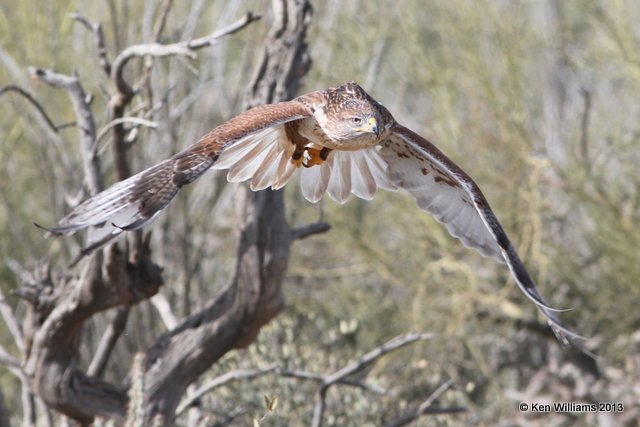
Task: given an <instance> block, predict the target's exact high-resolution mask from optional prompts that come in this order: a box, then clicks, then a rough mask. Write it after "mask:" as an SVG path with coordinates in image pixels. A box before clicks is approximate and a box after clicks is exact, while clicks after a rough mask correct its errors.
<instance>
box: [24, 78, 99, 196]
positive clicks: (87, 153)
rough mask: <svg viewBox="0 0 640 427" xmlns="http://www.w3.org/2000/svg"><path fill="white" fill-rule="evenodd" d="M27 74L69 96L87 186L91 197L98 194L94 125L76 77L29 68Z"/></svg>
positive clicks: (97, 166) (85, 98)
mask: <svg viewBox="0 0 640 427" xmlns="http://www.w3.org/2000/svg"><path fill="white" fill-rule="evenodd" d="M29 72H30V74H31V76H32V77H33V78H34V79H36V80H39V81H42V82H43V83H46V84H48V85H49V86H53V87H57V88H61V89H64V90H66V91H67V93H68V94H69V97H70V98H71V104H72V105H73V109H74V111H75V114H76V117H77V118H78V128H79V130H80V142H81V144H80V145H81V147H82V150H81V151H82V159H83V165H84V174H85V177H86V180H87V186H88V187H89V192H90V194H91V195H92V196H93V195H96V194H98V193H99V192H100V191H102V190H103V189H104V180H103V176H102V167H101V166H100V159H99V157H98V156H97V155H96V154H95V142H96V125H95V122H94V120H93V113H92V112H91V108H90V106H89V103H88V102H87V96H86V95H85V92H84V89H83V88H82V85H81V84H80V80H78V78H77V77H76V76H67V75H65V74H58V73H55V72H53V71H52V70H47V69H44V68H34V67H29Z"/></svg>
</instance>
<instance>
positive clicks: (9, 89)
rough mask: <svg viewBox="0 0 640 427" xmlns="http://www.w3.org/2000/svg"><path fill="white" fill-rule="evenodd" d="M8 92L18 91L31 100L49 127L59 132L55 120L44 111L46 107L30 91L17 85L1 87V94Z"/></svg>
mask: <svg viewBox="0 0 640 427" xmlns="http://www.w3.org/2000/svg"><path fill="white" fill-rule="evenodd" d="M6 92H17V93H19V94H20V95H22V96H23V97H25V98H26V99H27V101H29V102H30V103H31V105H33V106H34V107H35V109H36V110H38V113H40V115H41V116H42V118H43V119H44V121H45V122H46V123H47V126H49V128H50V129H51V130H52V131H54V132H55V133H58V127H57V126H56V125H55V124H54V123H53V120H51V118H49V116H48V115H47V112H46V111H44V108H42V105H40V103H39V102H38V101H37V100H36V99H35V98H34V97H33V96H32V95H31V94H30V93H29V92H27V91H26V90H24V89H22V88H21V87H20V86H16V85H7V86H3V87H2V88H0V96H2V95H3V94H5V93H6Z"/></svg>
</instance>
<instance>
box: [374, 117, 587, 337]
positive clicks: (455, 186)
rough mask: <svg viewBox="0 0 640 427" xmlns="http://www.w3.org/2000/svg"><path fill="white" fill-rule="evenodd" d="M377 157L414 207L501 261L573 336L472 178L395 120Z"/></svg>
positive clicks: (556, 324)
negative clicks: (411, 199) (405, 192)
mask: <svg viewBox="0 0 640 427" xmlns="http://www.w3.org/2000/svg"><path fill="white" fill-rule="evenodd" d="M379 154H380V156H381V157H382V158H383V159H384V160H385V162H386V163H387V165H388V173H389V177H390V178H391V179H392V181H393V182H394V184H395V185H397V186H398V187H400V188H403V189H405V190H407V191H408V192H409V193H411V195H413V197H414V198H415V199H416V202H417V204H418V206H419V207H420V208H421V209H422V210H424V211H426V212H429V213H430V214H431V215H433V216H434V217H435V218H436V219H437V220H438V221H439V222H441V223H443V224H444V225H445V226H446V227H447V229H448V230H449V232H450V233H451V234H452V235H453V236H455V237H457V238H458V239H460V240H461V241H462V243H464V244H465V245H466V246H468V247H472V248H475V249H477V250H479V251H480V253H482V254H483V255H487V256H492V257H494V258H496V259H497V260H499V261H501V262H506V264H507V265H508V266H509V269H510V270H511V273H512V275H513V277H514V279H515V281H516V283H517V285H518V287H519V288H520V289H521V290H522V292H524V294H525V295H526V296H527V297H529V298H530V299H531V300H532V301H533V302H534V303H535V304H536V306H538V308H539V309H540V310H541V311H542V313H543V314H544V315H545V316H546V318H547V319H548V322H549V324H550V325H551V326H552V328H553V330H554V331H555V332H556V333H557V334H560V335H561V336H563V337H566V338H569V339H571V338H576V337H578V335H576V334H575V333H574V332H571V331H570V330H569V329H567V328H566V327H565V326H564V325H563V324H562V323H561V322H560V320H559V319H558V318H557V316H556V315H555V312H557V311H559V310H555V309H553V308H551V307H550V306H549V305H548V304H547V302H546V301H545V300H544V299H543V298H542V296H541V295H540V293H539V292H538V290H537V288H536V285H535V283H534V282H533V279H532V278H531V276H530V275H529V273H528V272H527V270H526V268H525V266H524V264H523V263H522V261H521V260H520V257H519V256H518V253H517V252H516V249H515V248H514V246H513V245H512V244H511V241H510V240H509V238H508V237H507V234H506V233H505V231H504V229H503V228H502V226H501V225H500V222H498V219H497V218H496V216H495V214H494V213H493V211H492V210H491V207H490V206H489V203H488V202H487V199H486V198H485V197H484V195H483V194H482V191H480V188H478V186H477V185H476V183H475V182H474V181H473V180H472V179H471V177H469V175H467V174H466V173H465V172H464V171H463V170H462V169H460V168H459V167H458V166H457V165H456V164H455V163H453V162H452V161H451V160H450V159H449V158H448V157H447V156H445V155H444V154H443V153H442V152H441V151H440V150H438V148H436V147H435V146H434V145H433V144H432V143H430V142H429V141H427V140H426V139H424V138H422V137H421V136H420V135H417V134H416V133H414V132H413V131H411V130H410V129H407V128H405V127H404V126H401V125H399V124H394V125H393V127H392V133H391V135H390V136H389V137H388V139H386V140H385V141H383V142H382V149H381V150H380V151H379Z"/></svg>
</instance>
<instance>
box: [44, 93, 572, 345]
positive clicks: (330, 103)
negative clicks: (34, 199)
mask: <svg viewBox="0 0 640 427" xmlns="http://www.w3.org/2000/svg"><path fill="white" fill-rule="evenodd" d="M209 168H214V169H228V174H227V178H228V180H229V181H230V182H241V181H249V185H250V186H251V189H252V190H262V189H265V188H269V187H270V188H272V189H279V188H282V187H283V186H284V185H285V184H286V183H287V182H288V181H289V180H290V179H291V176H292V175H293V173H294V172H295V171H296V170H298V169H299V170H300V172H301V177H300V182H301V186H302V194H303V195H304V197H305V198H306V199H307V200H309V201H311V202H317V201H318V200H320V198H322V196H323V195H324V194H325V193H328V194H329V196H330V197H331V198H332V199H334V200H336V201H338V202H340V203H342V202H344V201H345V200H347V198H348V197H349V195H350V194H351V193H353V194H355V195H356V196H357V197H360V198H362V199H367V200H369V199H371V198H372V197H373V196H374V193H375V192H376V190H377V189H378V188H382V189H385V190H396V189H398V188H401V189H404V190H407V191H408V192H409V193H410V194H411V195H412V196H413V197H414V198H415V200H416V203H417V204H418V207H419V208H420V209H422V210H424V211H426V212H428V213H430V214H431V215H433V216H434V217H435V219H436V220H438V221H439V222H441V223H442V224H444V225H445V226H446V227H447V230H448V231H449V233H451V234H452V235H453V236H455V237H456V238H458V239H460V241H461V242H462V243H463V244H464V245H465V246H467V247H471V248H474V249H477V250H478V251H480V253H481V254H483V255H485V256H490V257H493V258H494V259H496V260H498V261H500V262H502V263H506V264H507V266H508V267H509V269H510V270H511V274H512V275H513V278H514V279H515V281H516V283H517V284H518V286H519V288H520V289H521V290H522V292H524V293H525V295H526V296H528V297H529V298H530V299H531V300H532V301H533V302H534V303H535V304H536V306H537V307H538V308H539V309H540V311H541V312H542V313H543V314H544V315H545V317H546V318H547V320H548V322H549V324H550V325H551V327H552V328H553V330H554V331H555V332H556V334H557V335H559V336H560V337H563V338H564V339H565V340H567V339H568V340H571V339H573V338H576V337H578V335H576V334H575V333H573V332H571V331H570V330H569V329H567V328H566V327H565V326H564V325H563V324H562V323H561V322H560V321H559V319H558V318H557V316H556V311H558V310H555V309H553V308H551V307H550V306H549V305H548V304H547V303H546V302H545V300H544V299H543V298H542V296H541V295H540V293H539V292H538V290H537V288H536V286H535V283H534V282H533V280H532V279H531V276H530V275H529V273H528V272H527V270H526V269H525V267H524V265H523V263H522V261H521V260H520V257H519V256H518V253H517V252H516V249H515V248H514V246H513V245H512V244H511V242H510V241H509V238H508V237H507V235H506V233H505V231H504V230H503V228H502V226H501V225H500V223H499V222H498V220H497V218H496V216H495V215H494V213H493V211H492V210H491V208H490V206H489V203H488V202H487V200H486V198H485V197H484V195H483V194H482V192H481V191H480V188H478V186H477V185H476V183H475V182H474V181H473V180H472V179H471V178H470V177H469V175H467V174H466V173H465V172H464V171H463V170H462V169H461V168H459V167H458V166H457V165H455V164H454V163H453V162H452V161H451V160H449V158H448V157H447V156H445V155H444V154H443V153H442V152H441V151H440V150H439V149H438V148H436V147H435V146H434V145H433V144H432V143H431V142H429V141H427V140H426V139H424V138H422V137H421V136H419V135H417V134H416V133H414V132H413V131H411V130H410V129H408V128H406V127H404V126H402V125H400V124H399V123H397V122H396V120H395V119H394V118H393V116H392V115H391V113H390V112H389V111H388V110H387V109H386V108H385V107H384V106H382V105H381V104H379V103H378V102H376V101H375V100H374V99H373V98H371V96H369V95H368V94H367V93H366V92H365V91H364V90H363V89H362V88H361V87H360V86H358V84H356V83H354V82H350V83H347V84H344V85H342V86H339V87H336V88H330V89H326V90H321V91H317V92H311V93H308V94H306V95H302V96H300V97H298V98H296V99H294V100H292V101H288V102H280V103H276V104H269V105H262V106H258V107H255V108H253V109H250V110H248V111H245V112H244V113H242V114H239V115H238V116H236V117H234V118H232V119H230V120H229V121H227V122H225V123H223V124H221V125H220V126H218V127H216V128H215V129H213V130H212V131H210V132H209V133H207V134H206V135H204V136H203V137H202V138H200V140H199V141H197V142H196V143H194V144H193V145H191V146H190V147H188V148H186V149H185V150H183V151H181V152H179V153H178V154H176V155H174V156H173V157H170V158H169V159H167V160H165V161H163V162H161V163H158V164H157V165H155V166H152V167H150V168H148V169H146V170H144V171H142V172H140V173H138V174H137V175H134V176H132V177H130V178H128V179H126V180H124V181H121V182H118V183H116V184H114V185H113V186H111V187H110V188H108V189H106V190H105V191H103V192H101V193H100V194H97V195H96V196H94V197H92V198H90V199H88V200H86V201H84V202H83V203H81V204H80V205H78V206H77V207H76V208H75V209H73V210H72V211H71V213H69V214H68V215H67V216H66V217H64V218H63V219H62V220H60V222H59V224H58V227H55V228H52V229H50V230H49V232H50V233H52V234H66V233H72V232H75V231H78V230H81V229H83V228H87V227H90V226H92V228H91V230H90V232H89V246H88V250H87V251H85V253H88V252H90V251H91V250H93V249H95V248H97V247H99V246H102V245H103V244H105V243H106V242H107V241H109V240H110V239H112V238H114V237H115V236H117V235H119V234H120V233H122V232H123V231H127V230H136V229H139V228H140V227H142V226H144V225H146V224H148V223H149V222H151V221H152V220H153V219H154V218H155V217H156V216H157V215H158V214H159V213H160V212H161V211H162V210H163V209H164V208H165V207H166V206H167V205H168V204H169V202H171V200H172V199H173V198H174V197H175V195H176V193H177V192H178V190H180V188H182V187H183V186H185V185H187V184H190V183H192V182H193V181H195V180H196V179H197V178H199V177H200V176H201V175H202V174H203V173H204V172H205V171H207V170H208V169H209Z"/></svg>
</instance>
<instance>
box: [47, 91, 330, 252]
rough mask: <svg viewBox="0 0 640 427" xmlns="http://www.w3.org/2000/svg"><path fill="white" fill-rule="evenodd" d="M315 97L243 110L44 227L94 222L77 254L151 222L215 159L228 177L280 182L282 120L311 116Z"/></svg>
mask: <svg viewBox="0 0 640 427" xmlns="http://www.w3.org/2000/svg"><path fill="white" fill-rule="evenodd" d="M318 99H319V98H318V97H317V96H315V97H314V96H313V94H309V95H306V96H305V97H300V98H296V99H295V100H293V101H289V102H281V103H277V104H269V105H261V106H258V107H255V108H253V109H251V110H248V111H245V112H244V113H242V114H239V115H238V116H236V117H234V118H232V119H231V120H229V121H227V122H225V123H223V124H222V125H220V126H218V127H216V128H215V129H213V130H212V131H211V132H209V133H208V134H206V135H204V136H203V137H202V138H201V139H200V140H199V141H198V142H196V143H194V144H193V145H191V146H190V147H188V148H187V149H185V150H183V151H181V152H179V153H177V154H176V155H174V156H173V157H171V158H169V159H167V160H164V161H163V162H161V163H158V164H157V165H155V166H152V167H150V168H148V169H146V170H144V171H142V172H140V173H138V174H136V175H134V176H132V177H130V178H128V179H125V180H123V181H120V182H118V183H116V184H114V185H112V186H111V187H109V188H107V189H106V190H104V191H102V192H101V193H99V194H97V195H95V196H93V197H91V198H90V199H88V200H85V201H84V202H82V203H81V204H80V205H78V206H76V207H75V208H74V209H73V210H72V211H71V212H70V213H69V214H68V215H67V216H65V217H64V218H62V219H61V220H60V222H59V223H58V226H57V227H54V228H51V229H48V231H49V233H50V234H55V235H58V234H67V233H73V232H75V231H78V230H81V229H84V228H87V227H90V226H94V227H93V228H92V229H91V230H90V233H89V236H88V242H87V244H88V246H87V247H86V248H85V249H84V250H83V252H82V254H81V255H80V256H82V255H86V254H87V253H89V252H91V251H92V250H94V249H96V248H98V247H100V246H102V245H104V244H105V243H107V242H108V241H109V240H111V239H112V238H114V237H115V236H117V235H118V234H120V233H122V232H123V231H126V230H136V229H139V228H141V227H142V226H144V225H145V224H147V223H149V222H151V221H152V220H153V219H154V218H155V217H156V216H157V215H158V214H159V213H160V212H161V211H162V210H163V209H164V208H165V207H166V206H167V205H168V204H169V202H171V200H172V199H173V198H174V197H175V195H176V194H177V192H178V190H180V188H181V187H183V186H184V185H187V184H190V183H191V182H193V181H194V180H196V179H197V178H198V177H200V176H201V175H202V174H203V173H204V172H205V171H207V170H208V169H209V168H210V167H212V166H213V165H214V164H216V162H219V163H220V165H218V166H219V167H220V168H228V167H231V170H230V172H229V176H230V178H232V180H242V179H245V178H246V177H252V183H253V184H255V187H256V188H266V187H268V186H273V187H274V188H280V187H282V186H283V185H284V184H286V182H287V181H288V179H289V178H290V177H291V175H292V173H293V172H294V170H295V166H293V165H292V164H291V162H290V159H291V153H292V151H293V149H294V145H293V143H292V142H291V141H289V140H288V138H287V135H286V133H285V132H284V127H285V124H286V123H289V122H292V121H295V120H299V119H303V118H306V117H309V116H311V115H312V114H313V110H314V105H313V103H314V102H315V103H317V102H319V101H318ZM247 154H248V155H247Z"/></svg>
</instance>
